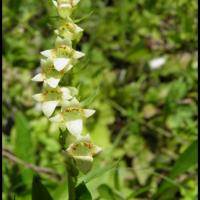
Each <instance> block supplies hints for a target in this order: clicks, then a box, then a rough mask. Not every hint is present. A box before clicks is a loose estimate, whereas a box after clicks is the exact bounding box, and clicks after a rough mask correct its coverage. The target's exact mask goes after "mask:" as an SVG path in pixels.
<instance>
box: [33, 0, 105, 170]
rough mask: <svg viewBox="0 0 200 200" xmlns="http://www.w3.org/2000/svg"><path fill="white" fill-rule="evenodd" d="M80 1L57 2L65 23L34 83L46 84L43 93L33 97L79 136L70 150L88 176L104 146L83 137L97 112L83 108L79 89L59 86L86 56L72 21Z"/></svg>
mask: <svg viewBox="0 0 200 200" xmlns="http://www.w3.org/2000/svg"><path fill="white" fill-rule="evenodd" d="M79 1H80V0H57V1H54V0H53V3H54V5H55V7H56V8H57V11H58V14H59V16H60V17H61V18H63V19H64V20H63V21H64V22H63V24H62V25H61V26H60V27H59V28H58V29H57V30H55V31H54V32H55V34H56V36H57V38H56V41H55V48H53V49H48V50H45V51H42V52H41V55H42V58H41V72H40V73H39V74H37V75H36V76H34V77H33V78H32V80H33V81H36V82H43V90H42V92H41V93H39V94H35V95H34V96H33V98H34V99H35V100H36V101H38V102H40V103H41V104H42V111H43V113H44V114H45V115H46V116H47V117H48V118H49V120H50V121H52V122H57V123H59V124H60V127H61V128H62V129H63V128H67V129H68V131H69V132H70V133H71V135H73V136H74V137H75V140H76V141H75V142H74V143H72V144H70V145H69V147H68V148H67V150H66V151H67V152H68V154H69V155H71V156H72V157H73V158H74V159H75V160H76V162H77V165H78V167H79V168H80V169H81V170H82V171H83V172H84V173H86V172H88V171H89V169H90V167H91V162H92V160H93V156H94V155H96V154H98V153H99V152H100V151H101V148H100V147H98V146H96V145H94V144H92V143H91V140H90V136H89V134H87V135H86V136H83V135H82V130H83V121H84V119H86V118H88V117H90V116H91V115H93V114H94V113H95V110H93V109H84V108H82V107H81V105H80V102H79V101H78V99H77V98H76V96H77V95H78V90H77V89H76V88H74V87H71V86H69V87H60V86H59V82H60V81H61V79H62V78H63V76H64V74H65V73H68V72H69V71H70V70H71V69H72V68H73V66H74V64H75V63H76V62H77V61H78V59H80V58H81V57H83V56H84V53H82V52H80V51H76V50H75V49H73V41H75V40H77V41H78V40H80V38H81V35H82V32H83V29H82V28H80V27H79V26H77V25H76V24H75V23H74V22H73V20H72V19H71V18H70V15H71V14H72V11H73V9H74V8H75V6H76V5H77V4H78V3H79ZM84 162H85V163H84ZM88 163H90V164H88Z"/></svg>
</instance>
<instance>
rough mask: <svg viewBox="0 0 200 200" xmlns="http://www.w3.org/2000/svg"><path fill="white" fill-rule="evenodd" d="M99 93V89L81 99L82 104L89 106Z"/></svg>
mask: <svg viewBox="0 0 200 200" xmlns="http://www.w3.org/2000/svg"><path fill="white" fill-rule="evenodd" d="M98 93H99V89H97V90H95V92H94V93H93V94H91V95H90V96H88V97H87V98H86V99H84V100H83V101H81V106H83V107H85V106H89V105H90V104H91V103H92V102H93V101H94V99H95V98H96V96H97V95H98Z"/></svg>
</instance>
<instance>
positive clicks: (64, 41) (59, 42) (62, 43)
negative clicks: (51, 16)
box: [55, 31, 72, 47]
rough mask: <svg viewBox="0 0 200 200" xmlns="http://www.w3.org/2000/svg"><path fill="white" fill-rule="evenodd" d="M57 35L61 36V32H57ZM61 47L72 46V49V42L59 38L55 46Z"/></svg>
mask: <svg viewBox="0 0 200 200" xmlns="http://www.w3.org/2000/svg"><path fill="white" fill-rule="evenodd" d="M56 32H57V31H56ZM57 33H58V34H59V32H57ZM61 45H66V46H70V47H71V46H72V42H71V41H70V40H69V38H67V39H63V38H61V37H59V36H58V37H57V38H56V41H55V46H56V47H59V46H61Z"/></svg>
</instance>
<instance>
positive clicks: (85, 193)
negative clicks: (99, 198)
mask: <svg viewBox="0 0 200 200" xmlns="http://www.w3.org/2000/svg"><path fill="white" fill-rule="evenodd" d="M76 200H92V196H91V194H90V192H89V190H88V189H87V187H86V185H85V183H84V182H82V183H81V184H79V185H78V186H77V187H76Z"/></svg>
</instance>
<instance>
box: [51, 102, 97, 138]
mask: <svg viewBox="0 0 200 200" xmlns="http://www.w3.org/2000/svg"><path fill="white" fill-rule="evenodd" d="M94 113H95V110H93V109H83V108H81V107H80V103H79V101H78V100H77V99H76V98H73V99H72V100H69V101H65V102H63V105H62V110H61V112H60V113H58V114H57V115H55V116H54V117H52V118H50V120H51V121H52V122H58V123H61V126H65V127H66V128H67V129H68V130H69V132H70V133H71V134H72V135H73V136H75V137H76V138H77V139H80V138H81V137H82V136H81V133H82V129H83V119H84V118H88V117H90V116H91V115H93V114H94Z"/></svg>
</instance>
